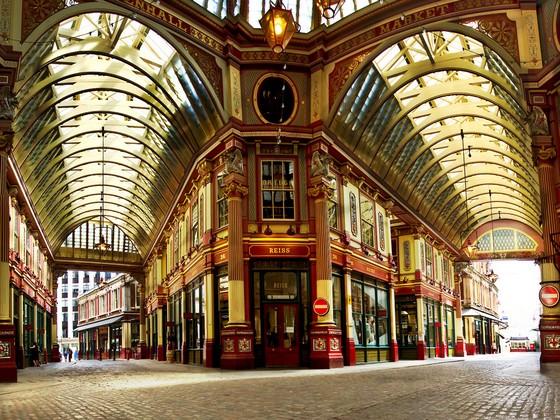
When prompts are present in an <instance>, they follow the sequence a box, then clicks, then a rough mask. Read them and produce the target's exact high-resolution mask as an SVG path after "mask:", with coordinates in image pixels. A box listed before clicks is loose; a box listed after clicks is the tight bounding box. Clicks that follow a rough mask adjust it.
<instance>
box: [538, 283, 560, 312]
mask: <svg viewBox="0 0 560 420" xmlns="http://www.w3.org/2000/svg"><path fill="white" fill-rule="evenodd" d="M559 298H560V293H559V292H558V289H557V288H556V287H555V286H551V285H546V286H543V287H541V291H540V293H539V299H540V300H541V303H542V304H543V305H544V306H548V307H552V306H556V305H557V304H558V299H559Z"/></svg>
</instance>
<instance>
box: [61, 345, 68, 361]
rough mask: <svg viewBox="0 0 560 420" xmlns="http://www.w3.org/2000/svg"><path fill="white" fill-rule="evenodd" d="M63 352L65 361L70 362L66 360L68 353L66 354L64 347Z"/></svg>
mask: <svg viewBox="0 0 560 420" xmlns="http://www.w3.org/2000/svg"><path fill="white" fill-rule="evenodd" d="M62 352H63V353H62V354H63V355H64V361H65V362H67V361H68V360H67V359H66V358H67V357H68V353H67V352H66V347H64V349H63V351H62Z"/></svg>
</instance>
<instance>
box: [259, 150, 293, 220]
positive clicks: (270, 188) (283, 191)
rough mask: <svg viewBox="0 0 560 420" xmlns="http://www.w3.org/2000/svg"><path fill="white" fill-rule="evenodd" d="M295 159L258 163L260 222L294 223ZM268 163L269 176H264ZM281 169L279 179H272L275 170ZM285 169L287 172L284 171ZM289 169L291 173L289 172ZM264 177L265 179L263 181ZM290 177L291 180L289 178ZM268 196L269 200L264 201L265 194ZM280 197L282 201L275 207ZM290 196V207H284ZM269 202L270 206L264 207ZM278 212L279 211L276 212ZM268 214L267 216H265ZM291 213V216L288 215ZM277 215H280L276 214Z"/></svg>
mask: <svg viewBox="0 0 560 420" xmlns="http://www.w3.org/2000/svg"><path fill="white" fill-rule="evenodd" d="M295 162H296V161H295V159H274V158H262V159H260V161H259V190H260V191H259V193H260V194H259V197H260V198H259V200H260V207H261V211H260V216H261V218H262V220H265V221H278V220H289V221H295V220H296V214H297V212H296V202H297V197H296V191H297V189H296V179H297V176H296V164H295ZM267 163H269V165H270V166H269V169H268V171H269V172H270V175H265V173H266V172H267V171H266V170H265V166H264V165H265V164H267ZM279 166H280V167H281V168H282V169H281V171H280V174H279V175H280V178H278V179H274V176H275V174H276V172H275V169H276V168H278V167H279ZM286 169H287V171H285V170H286ZM290 169H291V172H289V171H290ZM265 176H266V177H267V178H266V179H265ZM290 176H291V178H290ZM267 182H270V185H267ZM275 182H278V183H279V185H275V184H274V183H275ZM266 193H269V194H270V200H268V199H267V200H265V194H266ZM279 194H280V195H281V197H282V200H281V201H280V202H281V203H282V204H281V205H277V206H275V205H274V203H275V202H276V198H277V197H278V195H279ZM290 194H291V206H290V205H286V203H290V199H289V197H290ZM268 201H270V205H269V206H268V205H266V206H265V203H266V202H268ZM278 210H280V211H278ZM268 212H270V213H269V214H267V213H268ZM290 212H291V214H290ZM277 213H281V214H278V215H277Z"/></svg>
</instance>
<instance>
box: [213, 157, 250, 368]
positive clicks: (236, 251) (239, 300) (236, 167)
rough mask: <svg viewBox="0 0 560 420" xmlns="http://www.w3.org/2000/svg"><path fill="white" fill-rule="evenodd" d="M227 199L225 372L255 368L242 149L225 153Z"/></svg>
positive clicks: (222, 364)
mask: <svg viewBox="0 0 560 420" xmlns="http://www.w3.org/2000/svg"><path fill="white" fill-rule="evenodd" d="M226 159H227V160H226V172H227V173H228V174H227V175H226V177H225V183H226V187H225V188H224V194H225V195H226V196H227V200H228V295H229V306H228V316H229V321H228V323H227V325H226V326H225V327H224V329H223V330H222V331H221V334H222V338H221V339H222V356H221V360H220V366H221V368H222V369H253V368H254V367H255V353H254V347H255V332H254V331H253V329H252V328H251V322H250V321H249V308H248V302H249V300H248V296H249V285H248V281H247V280H246V279H245V270H244V258H243V255H244V252H243V197H244V196H245V195H247V194H248V192H249V189H248V188H247V186H246V185H247V180H246V177H245V172H244V169H243V156H242V154H241V150H239V149H233V150H231V151H229V152H226Z"/></svg>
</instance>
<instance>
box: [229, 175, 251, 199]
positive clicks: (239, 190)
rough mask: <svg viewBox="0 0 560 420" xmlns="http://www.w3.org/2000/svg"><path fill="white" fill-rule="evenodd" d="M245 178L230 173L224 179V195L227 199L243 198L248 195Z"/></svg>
mask: <svg viewBox="0 0 560 420" xmlns="http://www.w3.org/2000/svg"><path fill="white" fill-rule="evenodd" d="M244 181H245V177H242V176H240V175H239V174H237V173H235V172H234V173H230V174H228V175H226V177H225V183H226V185H225V187H224V189H223V192H224V195H225V196H226V197H228V198H233V197H239V196H245V195H247V194H249V188H247V186H246V185H245V182H244Z"/></svg>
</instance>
